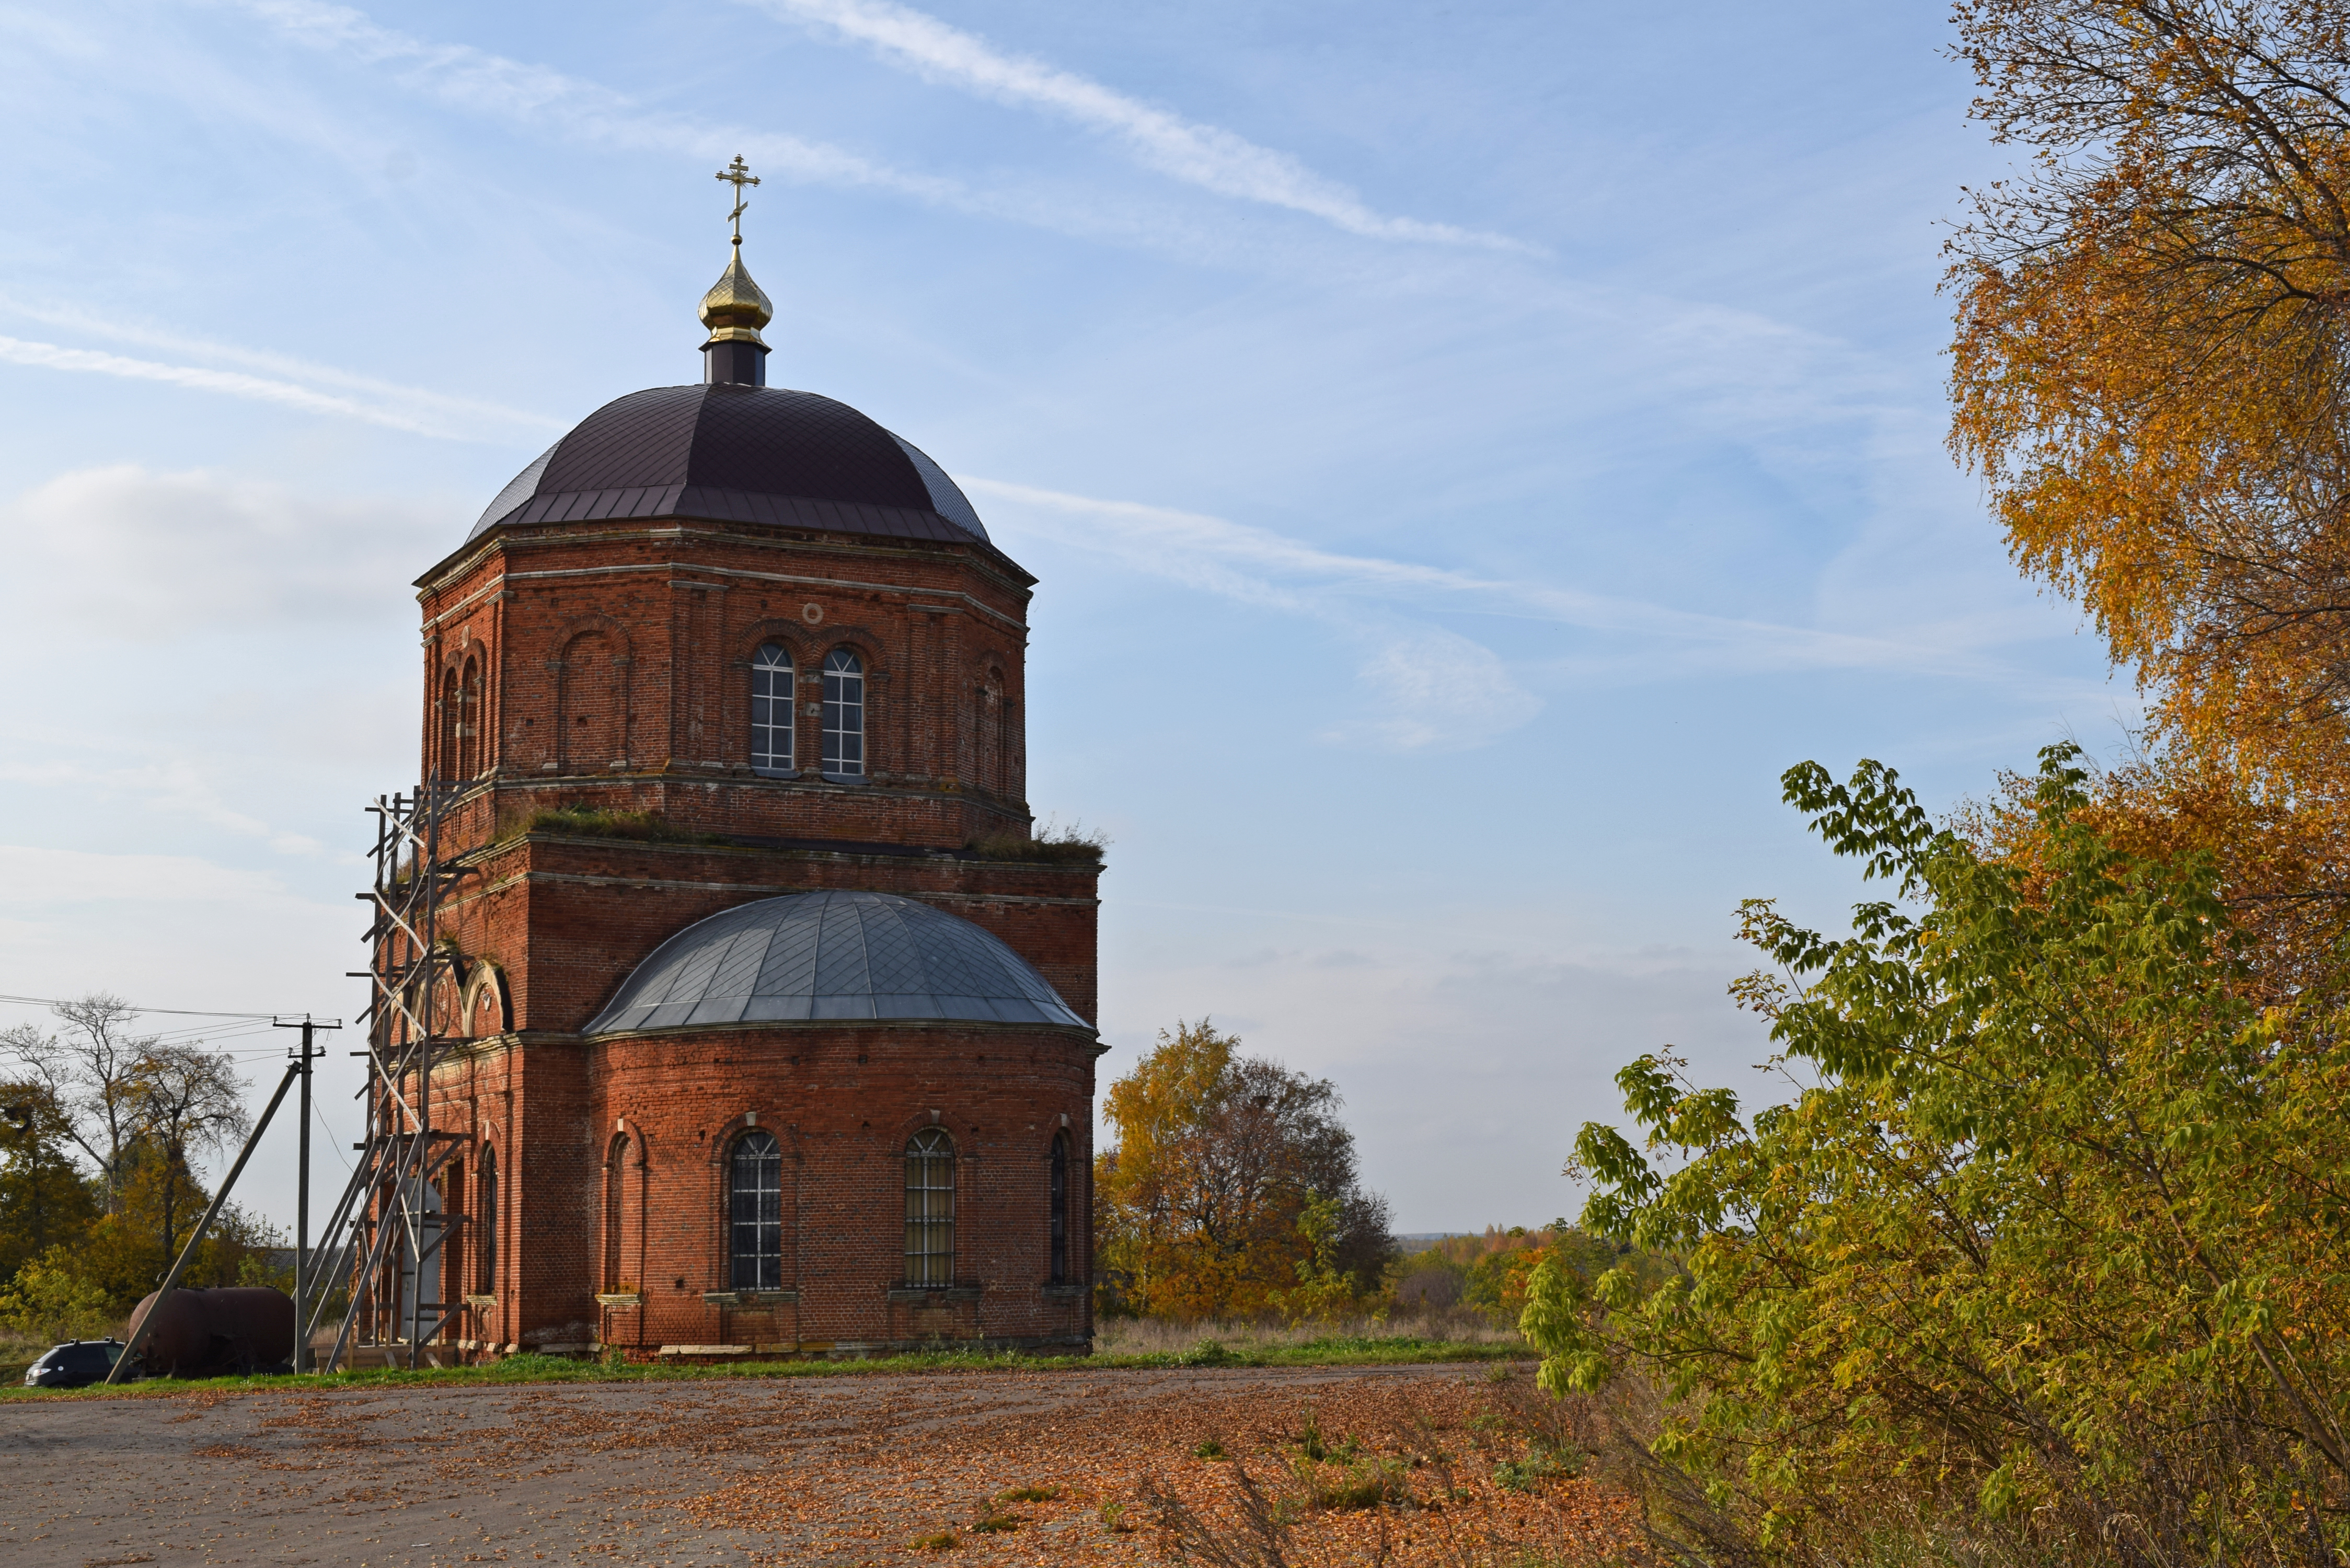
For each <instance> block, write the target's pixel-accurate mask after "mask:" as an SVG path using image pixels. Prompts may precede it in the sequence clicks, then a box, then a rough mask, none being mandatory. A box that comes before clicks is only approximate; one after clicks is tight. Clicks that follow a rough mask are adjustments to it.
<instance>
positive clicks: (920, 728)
mask: <svg viewBox="0 0 2350 1568" xmlns="http://www.w3.org/2000/svg"><path fill="white" fill-rule="evenodd" d="M1031 583H1032V579H1030V578H1028V577H1027V576H1026V575H1025V574H1024V573H1022V572H1020V571H1019V569H1018V568H1017V567H1015V566H1011V564H1010V563H1008V562H1006V561H1004V560H1003V558H1002V557H1001V556H995V555H994V554H993V553H992V552H989V551H986V550H983V549H980V548H977V547H975V546H960V545H932V544H928V543H924V542H920V541H901V540H887V541H884V540H878V539H868V538H841V537H825V536H811V535H793V534H788V533H785V532H783V531H780V530H769V529H759V528H755V527H745V526H736V525H731V524H701V523H686V524H672V523H661V524H646V523H643V522H631V523H611V524H593V523H589V524H561V525H554V526H548V527H542V528H537V529H526V530H509V531H504V532H502V533H501V534H500V535H496V536H494V537H493V538H491V539H489V540H486V541H484V542H483V543H481V544H480V545H474V546H469V547H468V548H467V549H465V550H462V551H460V552H458V553H457V554H456V555H455V556H451V557H450V558H449V559H448V560H446V561H444V562H442V564H441V565H440V566H437V567H435V568H434V569H433V571H432V573H430V574H428V575H427V576H426V577H425V578H424V579H423V580H422V581H421V582H420V584H419V587H420V589H421V593H420V596H419V597H420V600H421V604H422V606H423V610H424V632H425V639H424V668H423V671H422V673H423V677H424V679H423V687H424V699H425V701H424V714H423V724H422V727H421V734H422V742H423V756H424V767H425V771H426V774H427V775H428V776H433V777H452V778H462V779H464V780H467V781H471V787H470V788H469V789H468V791H467V793H466V794H465V795H464V796H463V799H462V801H461V803H460V805H459V806H458V808H457V811H456V813H455V815H453V817H452V821H451V826H450V830H449V834H448V836H447V838H446V839H445V840H444V844H443V851H444V853H446V854H450V855H452V856H453V857H457V858H458V859H459V860H460V861H461V863H462V864H463V867H464V868H465V872H466V875H465V877H464V879H463V881H462V882H461V883H460V885H459V886H458V887H457V888H456V889H455V890H454V892H453V894H452V899H451V901H450V902H449V903H448V904H447V905H446V906H444V909H443V910H442V928H441V929H442V933H443V934H444V935H445V936H448V937H451V938H453V939H454V940H455V941H456V943H457V946H458V949H459V951H460V952H461V953H462V955H463V960H462V964H463V970H464V979H463V992H462V994H461V996H459V997H455V998H452V999H451V1000H450V1001H449V1002H447V1003H445V1004H444V1006H445V1015H446V1016H447V1017H449V1018H451V1019H452V1020H462V1022H461V1023H456V1024H455V1025H454V1026H455V1027H457V1028H458V1029H460V1030H461V1031H462V1032H463V1033H469V1034H471V1035H473V1036H475V1037H477V1038H478V1039H479V1042H480V1043H479V1044H477V1045H474V1046H473V1047H471V1048H469V1049H468V1050H467V1052H466V1053H465V1054H463V1055H461V1056H460V1057H459V1058H458V1059H456V1060H454V1061H452V1063H450V1064H448V1065H447V1066H445V1067H444V1068H442V1070H441V1071H440V1072H439V1073H438V1074H437V1075H435V1080H434V1085H433V1092H432V1099H433V1105H434V1110H433V1116H434V1121H435V1124H436V1126H438V1127H442V1128H445V1129H446V1130H449V1131H451V1132H453V1133H456V1134H457V1135H458V1136H460V1137H463V1138H467V1139H470V1140H471V1147H469V1148H468V1149H467V1150H466V1151H465V1155H464V1158H462V1160H461V1162H460V1163H459V1164H458V1165H457V1166H456V1167H454V1168H452V1178H453V1179H452V1182H451V1183H450V1187H451V1190H450V1192H449V1194H448V1199H447V1204H448V1208H449V1210H450V1211H451V1212H452V1213H457V1214H472V1213H473V1212H474V1210H476V1209H477V1207H478V1205H477V1201H476V1200H477V1197H478V1194H477V1192H476V1190H475V1189H474V1187H473V1183H474V1182H476V1181H477V1180H478V1176H479V1171H480V1168H481V1158H480V1151H481V1150H482V1149H483V1148H484V1147H488V1148H494V1150H495V1152H496V1157H497V1165H498V1175H499V1186H498V1192H499V1201H500V1208H501V1210H503V1212H502V1213H501V1215H500V1216H499V1222H498V1225H497V1227H496V1237H497V1243H498V1251H499V1254H500V1256H499V1258H498V1259H497V1260H496V1263H497V1266H496V1271H495V1279H496V1287H495V1291H494V1294H495V1297H496V1301H495V1304H494V1306H490V1307H483V1308H472V1309H468V1315H467V1316H466V1317H465V1318H463V1320H461V1322H460V1323H459V1324H455V1325H453V1326H452V1329H451V1330H450V1331H449V1332H448V1337H451V1338H456V1339H470V1340H476V1341H481V1342H485V1343H488V1344H493V1345H508V1344H523V1345H536V1344H582V1343H587V1342H590V1341H597V1342H603V1343H610V1344H618V1345H629V1346H632V1347H637V1346H641V1347H646V1348H650V1347H656V1346H659V1345H664V1344H697V1345H699V1344H754V1345H769V1346H778V1345H780V1346H790V1347H795V1348H798V1349H801V1350H804V1351H808V1352H817V1351H827V1350H830V1351H836V1352H839V1351H851V1350H857V1349H860V1348H872V1347H879V1346H885V1345H907V1344H914V1343H919V1342H923V1341H927V1340H930V1339H932V1338H941V1337H943V1338H947V1339H962V1340H981V1341H985V1342H988V1343H1016V1344H1024V1345H1082V1344H1083V1343H1085V1342H1086V1341H1087V1339H1088V1338H1089V1337H1090V1335H1091V1333H1092V1319H1091V1306H1090V1298H1089V1296H1088V1294H1087V1292H1086V1291H1085V1290H1084V1289H1083V1288H1082V1283H1081V1282H1084V1281H1085V1280H1087V1279H1088V1278H1089V1277H1090V1272H1091V1268H1092V1253H1091V1248H1092V1237H1091V1227H1090V1215H1091V1211H1092V1204H1091V1175H1092V1159H1093V1151H1092V1143H1091V1139H1092V1126H1093V1115H1092V1100H1093V1087H1094V1084H1093V1064H1094V1060H1095V1057H1096V1056H1097V1054H1098V1050H1099V1048H1098V1046H1097V1044H1096V1043H1095V1042H1094V1041H1093V1039H1092V1038H1091V1037H1089V1036H1088V1035H1087V1034H1086V1033H1083V1032H1080V1031H1076V1030H1069V1029H1049V1028H1038V1027H1025V1026H1008V1025H997V1024H983V1023H935V1022H926V1023H808V1024H792V1023H764V1024H756V1025H737V1026H731V1027H726V1028H715V1029H699V1030H691V1031H672V1032H666V1033H652V1034H642V1035H632V1036H625V1037H612V1038H598V1039H593V1040H589V1039H583V1038H582V1037H581V1036H580V1035H579V1034H578V1033H577V1031H578V1030H579V1029H581V1028H582V1027H583V1026H584V1025H585V1024H586V1023H587V1022H588V1021H589V1020H590V1019H591V1018H592V1017H593V1016H594V1015H595V1014H596V1012H598V1011H599V1010H600V1009H601V1008H602V1007H603V1006H604V1004H605V1003H606V1002H608V1001H609V1000H610V999H611V997H612V995H613V993H614V992H616V991H617V990H618V988H619V985H620V983H621V981H623V980H625V979H626V977H627V976H628V974H629V972H630V971H632V970H633V969H634V968H635V967H636V965H637V964H638V963H639V962H640V961H642V960H643V959H644V958H645V957H646V956H647V955H648V954H649V953H650V952H651V951H652V950H653V949H654V948H656V947H658V946H659V945H660V943H661V942H662V941H664V940H667V939H668V938H669V937H671V936H672V935H674V934H675V933H676V932H677V931H679V930H681V929H683V928H684V927H686V926H688V925H691V923H693V922H694V921H696V920H699V919H702V918H704V917H706V916H709V915H712V914H714V913H716V912H718V911H719V910H721V909H727V908H729V907H732V906H733V905H735V904H739V903H742V902H744V901H746V900H749V899H754V898H770V897H775V896H776V895H778V894H780V893H784V892H791V891H803V890H813V889H818V888H863V889H871V890H876V891H883V892H891V893H898V894H901V895H904V896H906V897H909V898H920V899H922V900H924V901H926V902H929V903H931V904H934V905H936V906H938V907H939V908H941V909H945V910H947V911H948V912H950V913H952V914H955V915H958V916H961V917H962V918H963V919H970V920H972V921H973V922H975V923H976V924H978V925H980V926H982V927H983V928H985V929H988V930H990V931H993V932H994V933H995V934H996V935H997V936H999V937H1001V938H1002V939H1003V940H1004V941H1006V942H1007V943H1009V944H1010V945H1011V946H1012V947H1013V948H1014V950H1016V951H1018V952H1020V953H1021V954H1022V955H1023V956H1024V957H1026V958H1027V959H1028V960H1029V961H1030V962H1032V963H1034V964H1035V966H1036V967H1037V969H1038V970H1039V971H1042V972H1043V974H1044V975H1045V978H1046V979H1047V980H1048V981H1051V982H1052V983H1053V985H1054V986H1055V989H1057V990H1058V991H1059V992H1060V993H1061V995H1062V996H1063V997H1064V998H1066V1000H1067V1002H1069V1004H1070V1006H1071V1007H1073V1008H1074V1009H1076V1012H1078V1013H1079V1014H1080V1015H1081V1016H1083V1017H1086V1018H1092V1017H1094V1016H1095V1008H1096V1005H1097V996H1096V990H1097V983H1096V967H1095V917H1096V909H1097V880H1098V867H1095V866H1093V865H1090V864H1084V865H1075V866H1066V865H1045V864H1038V863H1033V862H1027V861H1019V860H999V859H991V858H983V857H980V856H978V855H975V854H973V853H972V852H970V851H968V850H966V849H965V848H964V846H966V845H967V844H969V843H971V842H972V841H973V840H974V839H980V838H985V837H989V836H997V835H1004V834H1009V835H1011V836H1015V837H1016V836H1025V834H1026V832H1027V828H1028V823H1029V814H1028V810H1027V806H1026V804H1025V798H1024V797H1025V793H1026V765H1027V763H1026V742H1025V739H1024V731H1025V723H1024V711H1025V710H1024V695H1025V691H1024V670H1023V661H1024V651H1025V627H1024V622H1025V617H1026V609H1027V603H1028V594H1029V588H1030V587H1031ZM763 642H775V643H778V644H780V645H782V646H783V647H785V649H788V650H790V652H791V654H792V656H793V659H794V662H795V667H796V669H797V670H798V672H799V674H800V675H801V676H802V677H803V678H806V677H812V676H815V675H816V672H817V670H818V669H819V667H820V664H821V661H822V659H823V658H824V657H825V655H826V654H827V652H828V651H829V650H830V649H834V648H837V647H843V646H846V647H850V648H854V649H857V650H858V654H859V656H860V657H861V658H862V659H864V661H865V665H866V670H867V681H866V720H867V722H866V759H867V762H866V765H867V770H868V772H867V778H866V782H864V783H861V784H834V783H827V782H825V781H823V780H821V779H819V778H817V777H816V774H815V767H816V759H817V758H818V756H819V755H820V744H821V742H820V737H819V734H818V732H817V731H818V724H819V720H818V719H817V718H816V716H815V715H813V714H811V713H810V712H809V711H807V704H808V703H811V702H814V701H816V700H817V699H818V697H819V696H820V688H819V687H818V685H817V684H816V683H815V682H814V681H812V680H804V683H803V684H802V686H801V687H800V694H801V698H802V701H801V706H800V711H799V712H798V714H797V716H796V721H795V722H796V723H797V726H798V728H797V730H796V732H795V746H796V752H797V754H796V759H795V760H796V761H797V762H798V763H799V766H800V769H801V776H800V777H798V778H795V779H772V778H762V777H759V776H757V775H754V774H753V773H752V772H751V770H750V765H749V748H750V691H751V661H752V659H753V656H754V652H755V650H756V649H758V648H759V646H760V645H761V644H762V643H763ZM547 806H585V807H590V808H597V809H603V810H611V811H628V812H645V813H650V814H651V815H654V816H657V817H659V818H660V819H661V820H662V821H663V822H665V823H666V824H668V825H669V826H670V827H671V828H672V829H679V830H684V831H688V832H692V833H702V834H711V835H721V836H728V837H729V839H730V842H725V843H674V842H660V843H642V842H635V841H629V840H623V839H615V838H606V837H597V836H577V835H567V834H563V833H557V832H546V831H536V832H530V833H526V834H525V833H517V832H516V831H515V829H516V828H517V826H519V825H520V824H521V823H523V822H525V821H526V820H527V819H528V817H529V816H530V815H531V814H532V813H534V812H536V811H537V810H539V809H541V808H543V807H547ZM744 839H751V840H767V841H776V840H795V841H799V842H798V843H797V844H796V845H792V846H787V845H783V844H778V843H775V842H767V843H757V842H749V843H746V842H743V840H744ZM811 842H813V843H814V844H815V845H816V847H810V846H809V845H810V843H811ZM891 846H900V847H899V848H898V850H897V852H895V853H891V852H889V850H890V848H891ZM908 850H911V851H915V852H914V853H908V852H907V851H908ZM932 1112H936V1113H938V1117H939V1120H938V1125H939V1126H940V1127H943V1128H945V1129H946V1130H947V1131H948V1132H949V1133H950V1134H951V1137H953V1138H954V1140H955V1150H956V1160H955V1169H956V1185H957V1228H956V1259H955V1271H954V1272H955V1287H954V1288H952V1289H951V1290H949V1291H948V1292H946V1293H944V1298H943V1299H941V1295H940V1294H939V1293H907V1292H905V1291H902V1290H900V1291H899V1292H898V1293H897V1296H896V1297H895V1298H893V1296H892V1294H891V1287H892V1286H896V1285H899V1284H901V1283H902V1273H903V1259H902V1245H903V1224H904V1189H903V1182H904V1173H905V1167H904V1148H905V1144H906V1140H907V1138H908V1137H910V1135H911V1134H912V1133H913V1132H914V1131H916V1130H918V1129H919V1128H920V1127H928V1126H930V1125H931V1113H932ZM754 1113H755V1114H756V1116H757V1117H758V1125H759V1126H761V1127H766V1128H768V1129H770V1130H772V1131H773V1132H774V1133H775V1136H776V1137H777V1138H778V1139H780V1140H781V1141H782V1143H783V1146H784V1150H785V1193H786V1198H787V1200H788V1201H787V1209H786V1218H787V1220H788V1224H787V1229H786V1254H785V1257H786V1285H787V1286H788V1287H790V1288H791V1289H794V1290H795V1291H796V1292H797V1299H796V1300H795V1301H790V1302H782V1303H766V1305H767V1310H765V1311H756V1310H752V1309H751V1308H749V1307H738V1306H729V1305H726V1304H723V1303H719V1304H713V1303H706V1302H704V1301H703V1299H702V1297H703V1294H704V1293H709V1292H723V1291H724V1290H725V1289H726V1287H727V1286H728V1284H729V1283H730V1279H729V1274H730V1271H729V1267H728V1259H727V1255H726V1251H725V1246H726V1212H725V1202H726V1185H725V1176H726V1161H725V1157H726V1151H727V1149H728V1148H729V1147H730V1140H731V1139H732V1138H733V1137H736V1136H738V1135H739V1134H740V1133H741V1132H742V1131H743V1128H744V1127H746V1126H747V1125H748V1124H747V1122H746V1119H745V1118H746V1117H747V1116H750V1115H752V1114H754ZM1065 1117H1066V1125H1065V1124H1064V1120H1063V1118H1065ZM1064 1131H1066V1136H1067V1137H1068V1138H1069V1140H1070V1165H1069V1176H1070V1188H1069V1199H1068V1216H1069V1278H1070V1279H1071V1280H1072V1281H1076V1282H1080V1284H1079V1286H1078V1287H1077V1288H1065V1289H1059V1290H1050V1289H1047V1288H1046V1284H1045V1282H1046V1277H1047V1273H1048V1272H1049V1238H1048V1231H1047V1222H1048V1204H1047V1199H1048V1189H1047V1181H1048V1176H1049V1171H1048V1165H1047V1161H1048V1159H1049V1157H1050V1151H1051V1147H1052V1140H1053V1137H1054V1136H1055V1134H1056V1133H1061V1132H1064ZM454 1234H455V1236H456V1237H457V1240H456V1241H454V1242H453V1243H452V1254H453V1255H452V1258H451V1259H450V1260H449V1262H447V1263H446V1264H445V1265H444V1283H443V1287H442V1289H443V1293H444V1295H446V1296H447V1297H448V1298H449V1299H451V1300H456V1299H459V1297H460V1295H461V1294H477V1293H480V1290H479V1282H480V1280H481V1273H480V1270H481V1267H482V1262H483V1259H482V1258H481V1256H480V1255H479V1246H478V1239H479V1236H480V1231H479V1230H478V1227H475V1226H469V1225H464V1224H460V1225H459V1226H458V1227H457V1230H456V1231H455V1232H454ZM623 1278H624V1279H626V1280H628V1281H629V1282H630V1283H631V1284H633V1285H635V1286H636V1287H638V1288H639V1291H640V1292H641V1294H642V1297H643V1300H642V1304H641V1305H639V1306H615V1305H611V1304H608V1303H602V1304H599V1303H598V1302H597V1301H596V1299H595V1298H596V1295H597V1294H598V1291H599V1290H602V1289H603V1287H604V1286H606V1285H607V1284H608V1283H610V1282H614V1281H616V1280H618V1279H623ZM679 1281H683V1282H684V1283H683V1284H682V1285H680V1284H679V1283H678V1282H679Z"/></svg>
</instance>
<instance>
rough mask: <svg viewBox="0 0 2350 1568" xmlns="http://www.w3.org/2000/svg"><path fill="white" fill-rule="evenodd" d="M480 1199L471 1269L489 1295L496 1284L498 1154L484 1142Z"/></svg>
mask: <svg viewBox="0 0 2350 1568" xmlns="http://www.w3.org/2000/svg"><path fill="white" fill-rule="evenodd" d="M481 1199H482V1205H481V1215H480V1217H479V1218H478V1219H477V1220H475V1221H474V1230H473V1235H474V1242H473V1256H474V1260H475V1268H474V1273H475V1275H476V1277H478V1278H479V1279H480V1280H481V1282H482V1294H484V1295H489V1294H491V1293H494V1291H496V1289H497V1288H498V1154H497V1150H495V1149H494V1148H490V1147H487V1146H484V1147H483V1149H482V1176H481Z"/></svg>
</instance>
